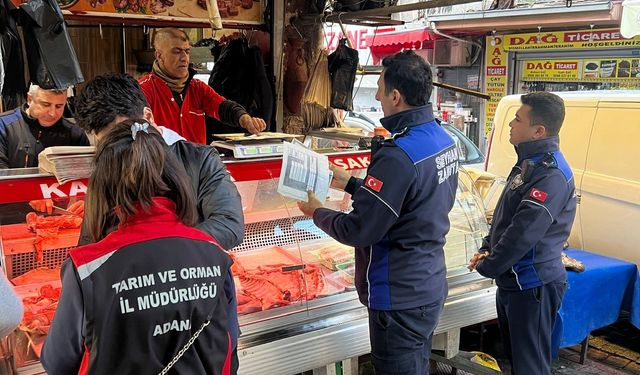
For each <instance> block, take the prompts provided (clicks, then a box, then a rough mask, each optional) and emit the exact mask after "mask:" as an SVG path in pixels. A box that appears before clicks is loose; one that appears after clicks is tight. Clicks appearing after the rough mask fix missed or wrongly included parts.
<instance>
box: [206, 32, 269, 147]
mask: <svg viewBox="0 0 640 375" xmlns="http://www.w3.org/2000/svg"><path fill="white" fill-rule="evenodd" d="M209 86H211V87H212V88H213V89H214V90H215V91H216V92H217V93H219V94H220V95H222V96H224V97H225V98H226V99H229V100H233V101H234V102H236V103H238V104H240V105H242V106H243V107H244V108H245V109H246V110H247V112H248V113H249V114H250V115H251V116H253V117H260V118H262V119H264V121H265V122H266V123H267V126H268V124H270V123H271V118H272V116H273V88H272V86H271V82H270V80H269V78H268V76H267V72H266V71H265V68H264V62H263V60H262V52H261V51H260V49H259V48H258V47H255V46H254V47H249V43H248V41H247V39H246V38H236V39H233V40H231V41H229V43H228V44H227V46H226V47H225V48H224V49H223V50H222V53H221V54H220V57H219V58H218V59H217V61H216V63H215V65H214V66H213V70H212V71H211V75H210V76H209ZM238 131H239V130H238V128H234V127H230V126H227V125H224V124H223V123H221V122H219V121H217V120H215V119H212V118H209V117H207V134H208V135H211V134H213V133H237V132H238ZM240 131H242V129H240Z"/></svg>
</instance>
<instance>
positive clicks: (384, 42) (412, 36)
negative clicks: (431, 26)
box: [367, 28, 435, 49]
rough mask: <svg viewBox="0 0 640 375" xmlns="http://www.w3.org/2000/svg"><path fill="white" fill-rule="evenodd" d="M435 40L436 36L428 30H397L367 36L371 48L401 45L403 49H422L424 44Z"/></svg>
mask: <svg viewBox="0 0 640 375" xmlns="http://www.w3.org/2000/svg"><path fill="white" fill-rule="evenodd" d="M433 40H435V35H433V33H432V32H431V31H429V30H428V29H426V28H424V29H413V30H397V31H391V32H382V33H375V32H374V33H373V35H367V45H368V46H369V47H381V46H390V45H391V46H392V45H399V46H402V47H403V48H416V49H422V48H423V43H424V42H427V41H433Z"/></svg>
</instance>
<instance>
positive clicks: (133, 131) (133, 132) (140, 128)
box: [131, 122, 149, 141]
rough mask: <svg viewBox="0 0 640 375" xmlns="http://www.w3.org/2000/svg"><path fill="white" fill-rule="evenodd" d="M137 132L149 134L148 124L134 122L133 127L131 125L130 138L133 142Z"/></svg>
mask: <svg viewBox="0 0 640 375" xmlns="http://www.w3.org/2000/svg"><path fill="white" fill-rule="evenodd" d="M139 131H143V132H145V133H147V134H149V123H148V122H143V123H142V124H141V123H139V122H134V123H133V125H131V136H132V137H133V140H134V141H135V140H136V134H138V132H139Z"/></svg>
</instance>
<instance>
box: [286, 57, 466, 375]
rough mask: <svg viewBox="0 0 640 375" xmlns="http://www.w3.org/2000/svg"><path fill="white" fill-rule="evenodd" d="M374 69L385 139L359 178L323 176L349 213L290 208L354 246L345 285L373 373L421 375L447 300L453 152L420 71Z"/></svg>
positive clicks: (387, 64) (417, 64) (424, 67)
mask: <svg viewBox="0 0 640 375" xmlns="http://www.w3.org/2000/svg"><path fill="white" fill-rule="evenodd" d="M382 64H383V66H384V69H383V72H382V74H381V75H380V79H379V80H378V92H377V93H376V99H377V100H378V101H380V103H381V104H382V110H383V111H384V114H385V117H384V118H383V119H382V120H381V123H382V125H383V126H384V127H385V128H386V129H387V130H388V131H389V132H390V133H391V137H390V138H389V139H386V140H384V141H383V142H382V143H381V145H380V146H379V147H377V150H376V148H375V147H374V150H372V156H371V164H370V165H369V168H368V169H367V176H366V178H365V179H364V180H363V179H359V178H355V177H350V176H349V175H348V174H347V173H346V172H345V171H344V170H341V169H338V168H332V169H333V170H334V179H333V181H332V186H334V187H336V188H341V189H344V190H345V191H346V192H348V193H350V194H351V195H352V199H353V211H351V212H350V213H348V214H346V213H342V212H336V211H333V210H330V209H327V208H323V207H322V204H321V203H320V202H319V201H318V200H317V199H316V198H315V196H314V195H313V194H312V193H310V194H309V202H307V203H302V202H301V203H299V206H300V209H301V210H302V211H303V212H304V213H305V214H306V215H309V216H312V217H313V221H314V223H315V224H316V225H317V226H318V227H319V228H321V229H322V230H323V231H325V232H327V233H328V234H329V235H331V236H332V237H333V238H335V239H336V240H338V241H340V242H342V243H344V244H347V245H351V246H354V247H355V255H356V277H355V284H356V288H357V290H358V295H359V297H360V301H361V302H362V303H363V304H364V305H365V306H367V307H368V309H369V334H370V340H371V356H372V363H373V365H374V367H375V371H376V374H411V375H413V374H426V373H428V370H429V366H428V362H429V353H430V351H431V339H432V336H433V331H434V329H435V327H436V325H437V323H438V317H439V315H440V312H441V311H442V307H443V304H444V300H445V298H446V296H447V282H446V266H445V261H444V251H443V246H444V243H445V235H446V234H447V232H448V231H449V218H448V214H449V211H450V210H451V208H452V207H453V203H454V200H455V195H456V189H457V185H458V151H457V149H456V146H455V143H454V141H453V139H452V138H451V137H450V136H449V135H448V134H447V132H446V131H445V130H444V129H442V128H441V127H440V126H439V125H438V123H437V122H436V121H435V120H434V117H433V112H432V109H431V104H430V103H429V97H430V96H431V91H432V80H431V68H430V66H429V64H428V63H427V62H426V61H425V60H423V59H422V58H421V57H420V56H418V55H416V54H415V53H414V52H413V51H405V52H401V53H399V54H397V55H394V56H391V57H387V58H385V59H384V61H383V62H382Z"/></svg>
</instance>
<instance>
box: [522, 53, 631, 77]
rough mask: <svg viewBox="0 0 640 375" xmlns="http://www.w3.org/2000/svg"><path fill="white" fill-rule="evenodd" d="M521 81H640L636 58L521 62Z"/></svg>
mask: <svg viewBox="0 0 640 375" xmlns="http://www.w3.org/2000/svg"><path fill="white" fill-rule="evenodd" d="M522 80H523V81H548V82H554V81H555V82H621V81H629V80H640V58H636V59H634V58H628V57H627V58H615V57H613V58H607V59H562V60H525V61H524V62H523V69H522Z"/></svg>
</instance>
